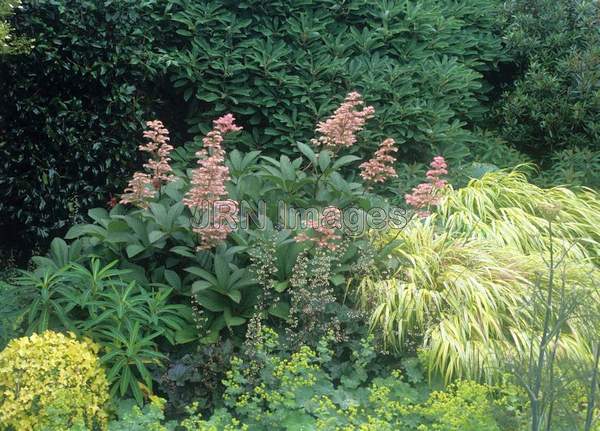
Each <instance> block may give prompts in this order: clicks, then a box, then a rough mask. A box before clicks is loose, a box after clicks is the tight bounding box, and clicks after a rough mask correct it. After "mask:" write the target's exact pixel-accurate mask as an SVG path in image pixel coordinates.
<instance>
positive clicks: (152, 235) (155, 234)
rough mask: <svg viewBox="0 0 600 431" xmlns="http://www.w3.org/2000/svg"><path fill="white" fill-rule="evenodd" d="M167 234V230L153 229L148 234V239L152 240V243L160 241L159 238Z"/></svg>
mask: <svg viewBox="0 0 600 431" xmlns="http://www.w3.org/2000/svg"><path fill="white" fill-rule="evenodd" d="M165 235H166V233H165V232H161V231H159V230H153V231H152V232H150V233H149V234H148V239H149V240H150V244H153V243H155V242H156V241H158V240H159V239H161V238H162V237H164V236H165Z"/></svg>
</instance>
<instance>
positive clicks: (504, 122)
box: [497, 0, 600, 159]
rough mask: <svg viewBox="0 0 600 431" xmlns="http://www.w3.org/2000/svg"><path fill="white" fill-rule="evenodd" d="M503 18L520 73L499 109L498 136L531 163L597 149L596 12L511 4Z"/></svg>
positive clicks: (584, 6)
mask: <svg viewBox="0 0 600 431" xmlns="http://www.w3.org/2000/svg"><path fill="white" fill-rule="evenodd" d="M505 9H506V10H505V14H504V17H503V20H502V26H503V28H504V34H505V39H506V43H507V47H508V53H509V55H512V56H513V57H514V58H515V60H516V62H517V64H518V65H519V66H520V67H521V69H522V70H523V74H522V75H521V76H519V78H518V79H517V81H516V83H515V86H514V88H513V89H510V90H509V91H508V92H507V93H506V94H505V95H504V97H503V98H502V100H501V101H500V103H499V105H498V107H497V115H498V117H497V120H498V124H499V125H500V131H501V134H502V136H503V137H504V138H505V139H506V140H507V141H508V142H510V143H512V144H513V145H514V146H515V147H516V148H518V149H519V150H521V151H524V152H527V153H529V154H531V155H533V156H534V157H536V158H537V159H544V158H546V157H548V156H549V155H551V154H552V153H553V152H554V151H556V150H562V149H565V148H568V147H581V148H586V147H587V148H590V149H591V150H592V151H596V150H598V149H599V148H600V147H599V143H600V129H599V128H598V122H599V120H600V117H599V115H600V114H599V113H600V86H599V84H598V83H599V82H600V72H599V71H600V68H599V67H598V65H599V64H600V50H599V49H598V42H599V41H600V32H599V31H598V26H599V17H600V6H599V5H598V3H597V2H594V1H579V0H559V1H553V0H534V1H530V0H515V1H510V2H506V7H505Z"/></svg>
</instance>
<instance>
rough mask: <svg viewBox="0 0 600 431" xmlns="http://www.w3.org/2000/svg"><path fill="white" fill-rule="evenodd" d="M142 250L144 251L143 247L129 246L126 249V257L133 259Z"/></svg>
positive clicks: (137, 245) (138, 245)
mask: <svg viewBox="0 0 600 431" xmlns="http://www.w3.org/2000/svg"><path fill="white" fill-rule="evenodd" d="M144 250H146V248H145V247H144V246H143V245H140V244H129V245H128V246H127V248H126V251H127V257H135V256H137V255H138V254H140V253H141V252H143V251H144Z"/></svg>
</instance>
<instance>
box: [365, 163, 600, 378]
mask: <svg viewBox="0 0 600 431" xmlns="http://www.w3.org/2000/svg"><path fill="white" fill-rule="evenodd" d="M599 205H600V199H598V196H597V195H596V194H595V193H593V192H589V191H586V192H582V193H580V194H576V193H574V192H571V191H570V190H568V189H563V188H554V189H549V190H544V189H540V188H538V187H536V186H534V185H532V184H529V183H528V182H527V180H526V179H525V177H524V175H522V174H520V173H518V172H506V171H498V172H493V173H488V174H486V175H484V176H483V178H481V179H480V180H473V181H472V182H471V183H470V184H469V185H468V186H467V187H465V188H463V189H460V190H457V191H449V192H447V194H446V195H445V197H444V198H442V199H441V201H440V202H439V207H438V209H437V213H434V214H433V215H432V216H430V217H428V218H427V219H425V220H424V221H420V220H413V221H411V223H410V224H409V225H408V226H407V228H406V229H404V230H403V231H400V232H397V231H395V230H392V232H390V234H389V236H390V237H391V238H392V239H396V240H397V242H396V243H395V244H394V250H393V252H392V253H393V254H395V255H396V256H397V262H398V264H397V266H396V269H395V271H394V272H393V276H391V277H381V276H379V277H378V276H367V277H365V278H363V279H362V280H360V282H359V283H358V286H357V291H356V292H357V294H358V296H359V297H360V300H361V302H362V305H363V308H364V309H365V310H368V311H369V312H370V313H371V323H372V325H373V327H374V328H379V329H381V331H382V334H383V337H384V340H385V341H386V342H387V343H388V344H389V345H391V346H392V347H394V348H397V349H400V350H406V349H409V350H410V349H412V348H413V346H414V344H416V345H417V346H420V347H421V348H422V354H423V359H424V360H425V361H426V362H427V364H428V367H429V370H430V372H431V373H433V374H438V373H439V374H442V375H443V377H444V379H445V380H446V381H450V380H451V379H453V378H475V379H479V378H488V379H493V378H494V377H496V376H497V373H498V371H499V370H500V369H501V364H499V360H500V359H501V358H500V357H501V356H502V355H500V357H499V355H498V352H501V351H507V350H508V351H510V349H518V350H519V349H525V350H527V346H528V345H529V344H530V341H529V340H528V337H529V334H530V329H529V328H530V322H531V321H532V318H531V315H530V314H529V313H531V312H532V311H531V309H530V307H528V306H527V298H528V297H529V293H530V292H531V291H532V290H533V286H534V285H535V283H536V282H538V281H541V282H545V281H546V277H547V276H548V274H543V273H541V274H540V271H543V268H545V265H544V259H545V258H546V259H547V257H548V250H549V247H550V242H551V244H552V247H554V250H556V253H560V254H561V256H562V255H563V254H564V257H562V259H564V261H565V267H566V268H565V270H564V271H561V275H560V277H562V278H563V279H564V280H565V284H566V286H567V287H566V288H567V289H569V291H570V292H571V294H573V295H575V294H577V295H578V296H580V297H582V298H583V297H585V298H589V297H590V296H589V295H591V293H592V292H593V290H594V285H595V283H597V280H598V277H600V272H599V270H598V267H597V265H598V250H599V248H598V241H599V238H600V236H599V233H600V232H599V231H598V226H597V223H595V220H596V218H597V217H596V216H595V214H597V213H598V208H599ZM547 208H551V210H552V212H553V214H554V215H553V217H556V218H555V219H554V220H553V223H552V232H553V234H552V235H549V231H548V215H547V214H546V211H548V209H547ZM384 240H386V241H388V240H387V239H384ZM588 302H589V301H588ZM584 320H585V319H583V321H582V320H581V319H579V320H578V319H574V320H573V322H569V325H565V326H564V327H563V328H562V331H563V332H562V334H561V337H560V342H559V345H558V346H559V347H558V352H559V353H558V356H562V357H569V358H570V359H571V360H573V361H580V360H587V358H589V353H590V350H589V348H590V346H589V345H588V343H587V342H586V337H585V336H583V334H584V332H585V328H586V322H585V321H584Z"/></svg>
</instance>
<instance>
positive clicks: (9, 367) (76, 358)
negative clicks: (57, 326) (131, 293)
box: [0, 331, 108, 431]
mask: <svg viewBox="0 0 600 431" xmlns="http://www.w3.org/2000/svg"><path fill="white" fill-rule="evenodd" d="M97 353H98V346H97V345H96V344H93V343H92V342H90V341H89V340H83V341H77V340H76V339H75V338H74V337H73V336H72V335H69V336H66V335H64V334H61V333H57V332H52V331H45V332H42V333H41V334H33V335H32V336H30V337H23V338H17V339H14V340H12V341H11V342H10V343H9V344H8V346H7V347H6V348H5V349H4V350H3V351H2V352H0V393H2V397H0V429H3V430H6V429H17V430H26V429H27V430H34V431H38V430H40V431H41V430H47V429H56V430H58V429H63V430H64V429H71V427H76V428H77V429H83V428H84V427H88V429H103V428H105V426H106V421H107V418H108V415H107V412H106V407H107V402H108V383H107V380H106V375H105V373H104V369H103V368H102V367H101V365H100V362H99V361H98V359H97V357H96V354H97Z"/></svg>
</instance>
